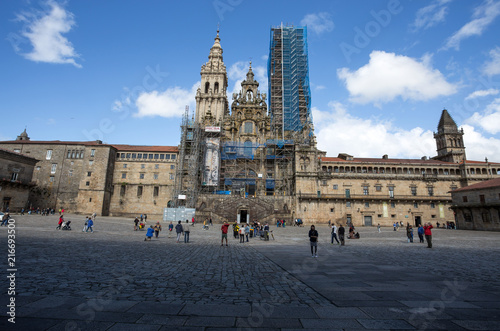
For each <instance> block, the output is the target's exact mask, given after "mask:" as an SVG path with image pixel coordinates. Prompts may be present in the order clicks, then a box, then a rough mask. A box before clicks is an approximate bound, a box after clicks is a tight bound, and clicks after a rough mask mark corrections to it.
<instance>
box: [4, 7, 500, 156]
mask: <svg viewBox="0 0 500 331" xmlns="http://www.w3.org/2000/svg"><path fill="white" fill-rule="evenodd" d="M499 16H500V1H493V0H486V1H457V0H456V1H450V0H441V1H395V0H389V1H387V0H384V1H247V0H209V1H127V0H122V1H91V0H89V1H75V0H73V1H71V0H69V1H64V2H63V1H56V0H52V1H47V0H42V1H14V0H6V1H2V2H0V31H1V34H2V35H3V38H2V42H1V43H0V53H1V54H2V61H0V72H1V73H2V75H0V84H1V92H0V111H1V114H2V122H3V125H2V130H0V140H10V139H15V138H16V136H17V135H18V134H19V133H21V132H22V131H23V130H24V128H25V127H27V131H28V134H29V135H30V137H31V139H32V140H69V141H78V140H95V139H102V140H103V141H104V142H107V143H117V144H135V145H171V146H176V145H177V144H178V143H179V137H180V129H179V125H180V122H181V116H182V114H183V113H184V108H185V106H186V105H189V106H190V108H191V109H194V101H195V100H194V93H195V91H196V88H197V87H198V86H199V84H200V83H199V82H200V74H199V72H200V68H201V65H202V64H203V63H205V62H206V61H207V59H208V53H209V50H210V47H211V46H212V44H213V40H214V37H215V34H216V30H217V25H218V24H220V38H221V45H222V47H223V50H224V54H223V56H224V62H225V64H226V67H227V70H228V76H229V88H228V94H229V95H231V93H232V92H233V91H235V90H238V89H239V83H240V82H241V80H242V79H243V77H244V75H245V73H246V71H247V68H248V62H249V61H250V60H251V61H252V67H253V69H254V72H255V73H256V79H258V80H259V82H260V87H261V91H262V92H265V93H267V56H268V53H269V50H268V48H269V35H270V28H271V26H277V25H280V24H281V23H284V24H294V25H297V26H300V25H307V26H308V47H309V77H310V83H311V86H312V88H311V93H312V107H313V121H314V125H315V133H316V136H317V141H318V147H319V148H320V149H322V150H325V151H327V153H328V156H336V155H337V154H338V153H349V154H352V155H354V156H357V157H381V156H382V155H383V154H388V155H389V156H390V157H411V158H420V157H422V156H433V155H436V151H435V149H436V146H435V143H434V139H433V131H436V126H437V123H438V121H439V117H440V114H441V111H442V109H443V108H446V109H448V111H449V112H450V114H451V115H452V117H453V118H454V119H455V121H456V122H457V124H458V125H459V126H461V127H463V129H464V131H465V136H464V141H465V145H466V147H467V148H466V152H467V156H468V159H473V160H484V158H485V157H488V159H489V160H490V161H497V162H500V40H499V38H498V31H500V17H499ZM229 102H230V103H231V99H229Z"/></svg>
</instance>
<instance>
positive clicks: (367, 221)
mask: <svg viewBox="0 0 500 331" xmlns="http://www.w3.org/2000/svg"><path fill="white" fill-rule="evenodd" d="M372 225H373V224H372V217H371V216H365V226H372Z"/></svg>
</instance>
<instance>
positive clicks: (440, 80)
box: [337, 51, 457, 104]
mask: <svg viewBox="0 0 500 331" xmlns="http://www.w3.org/2000/svg"><path fill="white" fill-rule="evenodd" d="M337 76H338V77H339V79H340V80H342V81H344V83H345V85H346V88H347V90H348V91H349V93H350V97H351V101H353V102H357V103H362V104H366V103H370V102H373V103H375V104H380V103H383V102H389V101H392V100H394V99H395V98H396V97H401V98H402V99H403V100H408V99H409V100H429V99H432V98H436V97H438V96H446V95H451V94H453V93H455V92H456V90H457V87H456V85H454V84H450V83H448V82H447V81H446V80H445V78H444V77H443V75H442V74H441V72H440V71H439V70H437V69H434V68H432V67H431V65H430V56H424V57H423V58H422V61H421V62H419V61H418V60H416V59H413V58H410V57H407V56H403V55H396V54H394V53H386V52H383V51H373V52H372V53H371V54H370V61H369V62H368V64H366V65H364V66H363V67H361V68H359V69H358V70H356V71H350V70H349V69H348V68H341V69H338V70H337Z"/></svg>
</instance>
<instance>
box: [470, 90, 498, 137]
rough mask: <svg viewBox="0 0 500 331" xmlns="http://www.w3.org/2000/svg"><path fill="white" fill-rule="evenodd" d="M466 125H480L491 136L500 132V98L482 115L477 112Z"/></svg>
mask: <svg viewBox="0 0 500 331" xmlns="http://www.w3.org/2000/svg"><path fill="white" fill-rule="evenodd" d="M466 123H469V124H475V125H478V126H480V127H481V128H482V129H483V130H485V131H486V132H488V133H491V134H497V133H498V132H500V98H497V99H495V100H494V101H493V102H492V103H490V104H489V105H488V106H487V107H486V109H485V110H484V112H483V113H482V114H480V113H478V112H475V113H474V114H473V115H472V116H471V117H470V118H469V119H467V120H466Z"/></svg>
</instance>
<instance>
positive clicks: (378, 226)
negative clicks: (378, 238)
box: [377, 223, 381, 233]
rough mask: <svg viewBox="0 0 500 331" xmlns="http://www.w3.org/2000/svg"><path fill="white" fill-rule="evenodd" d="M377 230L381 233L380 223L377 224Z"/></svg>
mask: <svg viewBox="0 0 500 331" xmlns="http://www.w3.org/2000/svg"><path fill="white" fill-rule="evenodd" d="M377 230H378V233H380V232H381V231H380V223H379V224H378V225H377Z"/></svg>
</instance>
